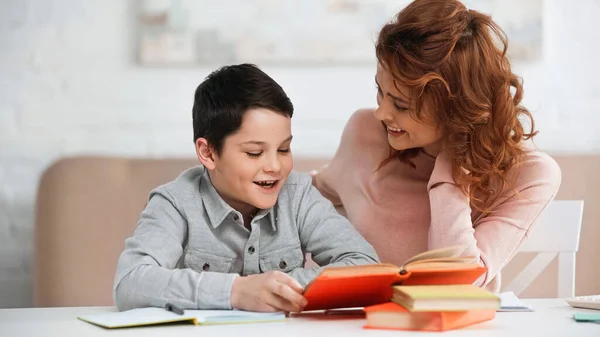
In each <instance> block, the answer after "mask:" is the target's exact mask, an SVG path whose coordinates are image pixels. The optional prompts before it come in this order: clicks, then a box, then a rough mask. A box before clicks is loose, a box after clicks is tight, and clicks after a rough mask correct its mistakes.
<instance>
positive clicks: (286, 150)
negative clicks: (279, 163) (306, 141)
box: [279, 149, 290, 153]
mask: <svg viewBox="0 0 600 337" xmlns="http://www.w3.org/2000/svg"><path fill="white" fill-rule="evenodd" d="M279 152H281V153H289V152H290V149H281V150H279Z"/></svg>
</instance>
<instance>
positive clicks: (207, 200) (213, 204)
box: [200, 168, 277, 231]
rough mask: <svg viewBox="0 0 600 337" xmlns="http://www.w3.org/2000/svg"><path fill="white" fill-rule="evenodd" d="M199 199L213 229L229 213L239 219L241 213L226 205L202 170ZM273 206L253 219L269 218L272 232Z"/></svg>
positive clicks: (263, 210) (205, 170)
mask: <svg viewBox="0 0 600 337" xmlns="http://www.w3.org/2000/svg"><path fill="white" fill-rule="evenodd" d="M200 198H201V199H202V203H203V204H204V209H206V214H208V219H209V220H210V224H211V226H213V228H217V227H219V225H221V224H222V223H223V221H224V220H225V218H227V216H228V215H229V214H231V213H233V214H237V216H239V217H241V216H242V215H241V213H240V212H238V211H236V210H235V209H233V207H231V206H229V204H228V203H226V202H225V200H223V198H221V196H220V195H219V193H218V192H217V190H216V189H215V187H214V185H213V184H212V181H211V180H210V177H209V175H208V170H207V169H206V168H204V173H203V174H202V179H200ZM275 208H276V207H275V206H274V207H272V208H269V209H261V210H259V211H258V213H257V214H256V216H255V217H254V218H255V219H260V218H262V217H265V216H267V215H268V216H269V222H271V227H272V228H273V231H275V230H277V225H276V223H277V216H276V214H275V213H276V212H275Z"/></svg>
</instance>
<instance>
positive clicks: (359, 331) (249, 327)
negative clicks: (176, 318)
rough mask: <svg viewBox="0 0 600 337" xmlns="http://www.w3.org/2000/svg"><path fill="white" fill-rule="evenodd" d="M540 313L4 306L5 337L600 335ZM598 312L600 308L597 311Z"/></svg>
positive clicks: (555, 302)
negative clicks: (144, 320)
mask: <svg viewBox="0 0 600 337" xmlns="http://www.w3.org/2000/svg"><path fill="white" fill-rule="evenodd" d="M523 302H525V303H528V304H530V305H531V306H532V307H533V308H534V310H535V311H534V312H499V313H497V314H496V318H495V319H494V320H492V321H489V322H484V323H480V324H477V325H473V326H471V327H467V328H463V329H460V330H453V331H448V332H445V333H443V334H440V333H439V332H431V333H427V332H408V331H388V330H368V329H363V328H362V326H363V324H364V322H365V320H364V317H360V316H356V315H348V316H343V315H327V316H326V315H320V314H319V315H316V314H310V315H308V314H307V315H301V316H299V317H289V318H287V319H286V321H285V322H281V323H254V324H242V325H222V326H194V325H191V324H190V325H166V326H164V325H163V326H152V327H139V328H128V329H116V330H107V329H104V328H100V327H97V326H94V325H91V324H89V323H86V322H83V321H80V320H78V319H77V316H80V315H84V314H92V313H102V312H108V311H114V310H115V309H114V308H112V307H73V308H30V309H0V336H1V337H9V336H10V337H17V336H32V337H33V336H36V337H42V336H57V337H70V336H86V337H94V336H144V337H146V336H148V337H150V336H160V337H169V336H176V337H185V336H195V337H198V336H203V337H204V336H233V337H236V336H237V337H248V336H260V337H268V336H277V337H279V336H302V337H315V336H329V337H331V336H344V337H350V336H398V335H400V336H424V335H435V336H442V335H443V336H478V337H488V336H511V335H513V336H544V337H548V336H568V337H585V336H594V337H599V336H600V324H595V323H578V322H575V320H573V318H572V316H573V313H574V312H578V311H584V312H585V311H588V312H594V311H592V310H585V309H573V308H571V307H570V306H568V305H567V304H566V303H565V302H564V301H563V300H560V299H535V300H526V299H525V300H523ZM595 312H598V311H595Z"/></svg>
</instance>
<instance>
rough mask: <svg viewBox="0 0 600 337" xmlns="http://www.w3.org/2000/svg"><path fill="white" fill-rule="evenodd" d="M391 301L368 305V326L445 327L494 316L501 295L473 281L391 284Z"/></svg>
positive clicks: (453, 327)
mask: <svg viewBox="0 0 600 337" xmlns="http://www.w3.org/2000/svg"><path fill="white" fill-rule="evenodd" d="M392 291H393V294H392V298H391V301H390V302H386V303H382V304H377V305H372V306H367V307H365V308H364V311H365V312H366V325H365V328H370V329H398V330H423V331H445V330H452V329H459V328H463V327H466V326H469V325H473V324H476V323H480V322H484V321H489V320H492V319H493V318H494V317H495V315H496V310H498V309H499V308H500V298H499V297H498V296H496V295H494V294H493V293H491V292H489V291H487V290H484V289H481V288H479V287H477V286H473V285H464V284H462V285H410V286H392Z"/></svg>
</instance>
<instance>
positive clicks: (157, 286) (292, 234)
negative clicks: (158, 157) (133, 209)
mask: <svg viewBox="0 0 600 337" xmlns="http://www.w3.org/2000/svg"><path fill="white" fill-rule="evenodd" d="M305 253H311V255H312V259H313V260H314V261H315V262H316V263H317V264H318V265H319V266H331V265H335V266H341V265H359V264H369V263H377V262H378V261H379V260H378V257H377V255H376V253H375V250H374V249H373V247H372V246H371V245H370V244H369V243H367V241H366V240H365V239H364V238H363V237H362V236H361V235H360V234H359V233H358V232H357V231H356V230H355V229H354V227H353V226H352V225H351V224H350V222H349V221H348V220H347V219H346V218H344V217H343V216H341V215H339V214H338V213H337V212H336V210H335V209H334V207H333V205H332V204H331V202H329V201H328V200H327V199H325V198H324V197H323V196H321V194H320V193H319V192H318V191H317V190H316V189H315V188H314V187H313V186H312V184H311V178H310V176H308V175H307V174H302V173H297V172H292V173H291V174H290V175H289V177H288V179H287V181H286V182H285V184H284V185H283V187H282V189H281V192H280V194H279V197H278V199H277V203H276V204H275V206H274V207H273V208H271V209H268V210H261V211H259V212H258V214H257V215H256V216H255V217H254V218H253V219H252V223H251V230H248V229H247V228H246V227H245V226H244V224H243V219H242V215H241V214H240V213H239V212H238V211H236V210H234V209H233V208H231V206H229V205H228V204H227V203H226V202H225V201H223V199H221V197H220V196H219V194H218V193H217V191H216V190H215V188H214V187H213V185H212V183H211V181H210V178H209V176H208V172H207V170H206V169H205V168H204V167H202V166H198V167H195V168H191V169H189V170H187V171H185V172H183V173H182V174H181V175H180V176H179V177H178V178H177V179H175V180H174V181H173V182H171V183H168V184H165V185H162V186H160V187H158V188H156V189H155V190H153V191H152V192H151V193H150V198H149V202H148V205H147V206H146V208H145V209H144V211H143V212H142V214H141V218H140V220H139V223H138V227H137V229H136V231H135V233H134V234H133V236H132V237H131V238H128V239H127V240H126V241H125V251H123V253H122V254H121V256H120V257H119V263H118V267H117V273H116V277H115V284H114V297H115V303H116V305H117V307H118V308H119V310H127V309H132V308H139V307H148V306H154V307H162V306H164V305H165V304H166V303H172V304H175V305H179V306H181V307H183V308H188V309H231V303H230V296H231V288H232V286H233V281H234V279H235V278H236V277H238V276H239V275H242V276H244V275H252V274H258V273H263V272H266V271H269V270H280V271H283V272H285V273H288V274H289V275H291V276H292V277H294V278H295V279H296V280H298V281H299V282H300V283H301V284H302V285H303V286H305V285H306V284H308V283H309V282H310V281H311V280H312V279H313V278H314V277H315V276H316V275H317V274H318V273H319V272H320V269H321V268H322V267H316V268H307V269H305V268H303V267H304V262H305Z"/></svg>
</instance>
